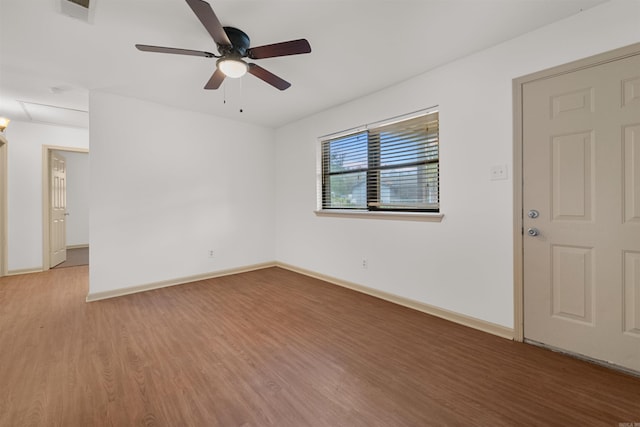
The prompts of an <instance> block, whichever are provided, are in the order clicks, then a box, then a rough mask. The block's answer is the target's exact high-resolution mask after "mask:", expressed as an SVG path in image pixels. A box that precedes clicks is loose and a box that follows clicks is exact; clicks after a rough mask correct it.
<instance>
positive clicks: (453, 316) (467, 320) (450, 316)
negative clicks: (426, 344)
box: [276, 262, 514, 340]
mask: <svg viewBox="0 0 640 427" xmlns="http://www.w3.org/2000/svg"><path fill="white" fill-rule="evenodd" d="M276 267H280V268H284V269H286V270H290V271H293V272H295V273H299V274H303V275H305V276H309V277H313V278H315V279H320V280H322V281H325V282H328V283H332V284H334V285H338V286H342V287H344V288H348V289H351V290H354V291H357V292H361V293H363V294H367V295H371V296H373V297H376V298H380V299H383V300H385V301H389V302H392V303H394V304H398V305H402V306H404V307H408V308H411V309H414V310H418V311H421V312H423V313H427V314H430V315H433V316H436V317H440V318H442V319H445V320H448V321H450V322H454V323H458V324H460V325H464V326H468V327H470V328H474V329H478V330H480V331H483V332H487V333H490V334H493V335H497V336H499V337H502V338H506V339H509V340H511V339H513V333H514V331H513V329H511V328H507V327H506V326H502V325H497V324H495V323H491V322H487V321H486V320H481V319H476V318H475V317H471V316H466V315H464V314H460V313H455V312H453V311H449V310H445V309H443V308H439V307H435V306H433V305H429V304H425V303H423V302H420V301H416V300H412V299H409V298H404V297H401V296H398V295H394V294H390V293H387V292H384V291H379V290H377V289H373V288H369V287H367V286H362V285H358V284H357V283H353V282H348V281H346V280H341V279H337V278H335V277H331V276H326V275H324V274H320V273H316V272H314V271H311V270H307V269H304V268H300V267H296V266H293V265H290V264H286V263H283V262H276Z"/></svg>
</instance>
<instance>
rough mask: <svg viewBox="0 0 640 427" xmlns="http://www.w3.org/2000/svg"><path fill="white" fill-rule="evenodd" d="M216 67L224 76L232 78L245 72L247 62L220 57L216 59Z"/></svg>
mask: <svg viewBox="0 0 640 427" xmlns="http://www.w3.org/2000/svg"><path fill="white" fill-rule="evenodd" d="M218 68H219V69H220V71H222V72H223V73H224V75H225V76H227V77H230V78H232V79H237V78H239V77H242V76H244V75H245V74H247V63H246V62H244V61H243V60H241V59H233V58H222V59H221V60H219V61H218Z"/></svg>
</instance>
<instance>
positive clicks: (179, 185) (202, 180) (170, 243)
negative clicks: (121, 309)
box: [90, 92, 275, 294]
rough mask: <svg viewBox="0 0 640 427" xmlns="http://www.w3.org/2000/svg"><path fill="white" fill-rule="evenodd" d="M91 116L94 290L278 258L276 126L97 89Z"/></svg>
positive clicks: (156, 280)
mask: <svg viewBox="0 0 640 427" xmlns="http://www.w3.org/2000/svg"><path fill="white" fill-rule="evenodd" d="M90 121H91V132H90V134H91V200H90V207H91V219H90V229H91V236H90V246H91V261H90V294H95V293H99V292H109V291H114V290H117V289H122V288H127V287H131V286H139V285H147V284H151V283H155V282H158V281H164V280H170V279H180V278H184V277H188V276H192V275H198V274H206V273H210V272H215V271H220V270H224V269H229V268H235V267H242V266H246V265H251V264H256V263H262V262H267V261H272V260H273V259H274V258H275V244H274V241H275V237H274V229H275V206H274V195H275V188H274V184H275V172H274V169H275V161H274V160H275V159H274V157H275V147H274V143H275V142H274V137H275V132H274V131H273V130H271V129H267V128H264V127H259V126H253V125H247V124H243V123H240V122H235V121H232V120H227V119H221V118H218V117H214V116H208V115H204V114H199V113H193V112H188V111H184V110H178V109H174V108H170V107H166V106H163V105H159V104H153V103H149V102H144V101H139V100H135V99H130V98H124V97H120V96H114V95H108V94H103V93H95V92H94V93H92V94H91V96H90ZM209 249H213V250H214V251H215V255H214V258H209V257H208V250H209Z"/></svg>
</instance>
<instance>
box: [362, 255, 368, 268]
mask: <svg viewBox="0 0 640 427" xmlns="http://www.w3.org/2000/svg"><path fill="white" fill-rule="evenodd" d="M368 267H369V262H368V261H367V259H366V258H362V268H364V269H367V268H368Z"/></svg>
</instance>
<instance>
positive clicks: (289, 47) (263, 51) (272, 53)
mask: <svg viewBox="0 0 640 427" xmlns="http://www.w3.org/2000/svg"><path fill="white" fill-rule="evenodd" d="M309 52H311V45H310V44H309V42H308V41H307V40H306V39H298V40H291V41H288V42H282V43H274V44H267V45H264V46H258V47H252V48H251V49H249V51H248V52H247V55H248V56H249V58H251V59H263V58H273V57H276V56H287V55H299V54H301V53H309Z"/></svg>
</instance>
